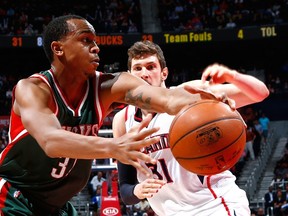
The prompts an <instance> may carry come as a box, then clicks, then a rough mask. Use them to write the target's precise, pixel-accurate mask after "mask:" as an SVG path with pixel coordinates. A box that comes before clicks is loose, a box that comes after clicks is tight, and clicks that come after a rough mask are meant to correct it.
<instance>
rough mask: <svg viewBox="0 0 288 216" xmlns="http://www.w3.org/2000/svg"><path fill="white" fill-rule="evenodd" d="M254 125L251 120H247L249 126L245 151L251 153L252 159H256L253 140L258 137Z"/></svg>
mask: <svg viewBox="0 0 288 216" xmlns="http://www.w3.org/2000/svg"><path fill="white" fill-rule="evenodd" d="M255 131H256V130H255V128H254V125H253V123H252V122H251V121H248V122H247V128H246V146H245V151H246V153H249V157H250V159H251V160H255V153H254V149H253V142H254V139H255V137H256V132H255Z"/></svg>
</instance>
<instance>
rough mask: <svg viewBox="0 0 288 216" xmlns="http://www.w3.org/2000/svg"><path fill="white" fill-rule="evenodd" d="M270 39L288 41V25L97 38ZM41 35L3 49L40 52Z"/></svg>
mask: <svg viewBox="0 0 288 216" xmlns="http://www.w3.org/2000/svg"><path fill="white" fill-rule="evenodd" d="M268 38H275V39H280V38H288V24H283V25H266V26H252V27H245V28H244V27H243V28H233V29H217V30H216V29H214V30H213V29H211V30H202V31H183V32H179V33H175V32H173V33H172V32H161V33H153V34H141V33H127V34H120V33H119V34H102V33H101V34H97V39H96V40H97V44H98V45H99V46H127V47H128V46H131V45H132V44H133V43H134V42H136V41H139V40H150V41H153V42H155V43H157V44H159V45H166V44H187V45H188V44H195V43H197V44H198V43H213V42H219V41H241V40H257V39H268ZM42 45H43V39H42V36H41V35H38V36H37V35H36V36H25V35H15V36H6V35H5V36H4V35H2V36H0V49H1V48H37V47H42Z"/></svg>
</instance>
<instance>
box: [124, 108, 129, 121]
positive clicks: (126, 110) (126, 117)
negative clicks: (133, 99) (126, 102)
mask: <svg viewBox="0 0 288 216" xmlns="http://www.w3.org/2000/svg"><path fill="white" fill-rule="evenodd" d="M128 107H129V106H126V107H125V122H126V121H127V120H128Z"/></svg>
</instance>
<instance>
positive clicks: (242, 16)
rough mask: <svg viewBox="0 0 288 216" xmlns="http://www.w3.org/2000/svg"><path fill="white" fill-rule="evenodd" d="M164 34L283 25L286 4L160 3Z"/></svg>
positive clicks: (242, 0) (278, 0)
mask: <svg viewBox="0 0 288 216" xmlns="http://www.w3.org/2000/svg"><path fill="white" fill-rule="evenodd" d="M159 4H160V7H159V8H162V10H161V13H160V19H161V23H162V29H163V31H182V30H202V29H222V28H234V27H243V26H244V27H245V26H255V25H266V24H281V23H283V22H287V21H288V1H287V0H267V1H263V0H212V1H207V0H159Z"/></svg>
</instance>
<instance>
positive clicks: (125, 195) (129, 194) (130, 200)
mask: <svg viewBox="0 0 288 216" xmlns="http://www.w3.org/2000/svg"><path fill="white" fill-rule="evenodd" d="M135 186H136V185H131V184H120V194H121V199H122V201H123V202H124V203H125V204H126V205H134V204H137V203H139V202H140V199H138V198H137V197H136V196H135V195H134V193H133V191H134V188H135Z"/></svg>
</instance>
